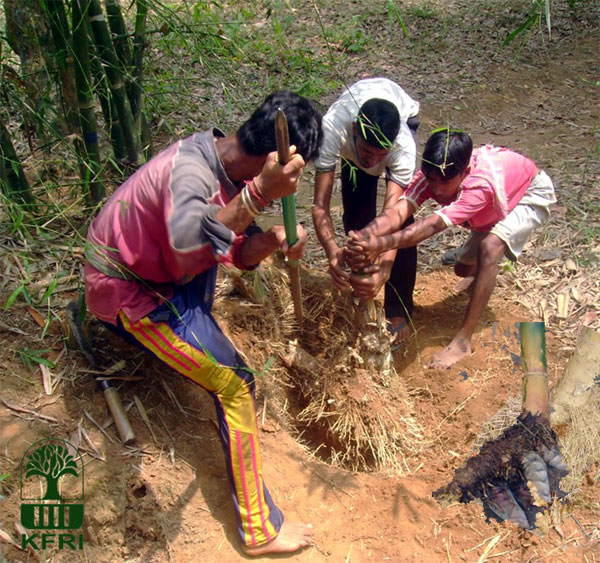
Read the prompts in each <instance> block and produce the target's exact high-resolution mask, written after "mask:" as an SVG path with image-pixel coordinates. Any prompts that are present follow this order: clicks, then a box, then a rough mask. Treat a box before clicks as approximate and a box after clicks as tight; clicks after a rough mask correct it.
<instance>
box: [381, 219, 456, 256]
mask: <svg viewBox="0 0 600 563" xmlns="http://www.w3.org/2000/svg"><path fill="white" fill-rule="evenodd" d="M445 228H446V225H445V224H444V221H443V220H442V219H441V217H439V216H438V215H429V216H428V217H425V219H421V220H419V221H416V222H415V223H413V224H412V225H409V226H408V227H405V228H404V229H401V230H397V231H396V232H394V233H391V234H388V235H386V236H382V237H381V238H380V243H379V244H380V250H381V251H382V252H385V251H388V250H391V249H397V248H410V247H411V246H416V245H417V244H419V243H420V242H422V241H424V240H425V239H427V238H429V237H431V236H433V235H435V234H436V233H439V232H440V231H441V230H443V229H445Z"/></svg>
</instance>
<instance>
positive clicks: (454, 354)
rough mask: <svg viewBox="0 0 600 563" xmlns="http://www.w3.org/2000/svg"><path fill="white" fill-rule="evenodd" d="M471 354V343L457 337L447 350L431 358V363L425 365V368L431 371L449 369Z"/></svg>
mask: <svg viewBox="0 0 600 563" xmlns="http://www.w3.org/2000/svg"><path fill="white" fill-rule="evenodd" d="M471 354H472V350H471V342H469V341H468V340H466V339H465V338H464V337H462V336H460V337H459V336H456V337H455V338H454V339H453V340H452V342H450V345H449V346H448V347H447V348H444V350H442V351H441V352H438V353H437V354H434V355H433V356H431V358H430V359H429V361H427V362H426V363H425V367H426V368H429V369H448V368H449V367H450V366H453V365H454V364H455V363H456V362H458V361H460V360H462V359H463V358H464V357H465V356H469V355H471Z"/></svg>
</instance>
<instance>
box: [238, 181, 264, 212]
mask: <svg viewBox="0 0 600 563" xmlns="http://www.w3.org/2000/svg"><path fill="white" fill-rule="evenodd" d="M241 199H242V203H243V204H244V207H245V208H246V211H248V213H249V214H250V215H251V216H252V218H253V219H254V217H256V216H257V215H258V214H259V213H260V210H258V209H257V207H256V206H255V205H254V202H253V201H252V197H251V196H250V192H249V191H248V186H244V188H243V189H242V191H241Z"/></svg>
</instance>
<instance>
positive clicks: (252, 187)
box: [246, 180, 271, 207]
mask: <svg viewBox="0 0 600 563" xmlns="http://www.w3.org/2000/svg"><path fill="white" fill-rule="evenodd" d="M246 187H247V188H248V191H249V192H250V195H251V196H252V197H253V198H254V199H256V200H258V203H260V204H261V205H262V206H263V207H267V206H268V205H271V202H270V201H267V200H266V199H265V198H264V197H263V195H262V194H261V193H260V192H259V191H258V188H257V187H256V186H255V185H254V180H250V181H249V182H246Z"/></svg>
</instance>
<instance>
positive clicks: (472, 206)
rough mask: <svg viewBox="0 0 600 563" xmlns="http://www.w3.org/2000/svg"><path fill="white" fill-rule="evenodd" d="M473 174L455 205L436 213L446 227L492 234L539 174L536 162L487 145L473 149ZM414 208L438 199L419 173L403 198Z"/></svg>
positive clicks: (463, 186) (461, 186) (462, 184)
mask: <svg viewBox="0 0 600 563" xmlns="http://www.w3.org/2000/svg"><path fill="white" fill-rule="evenodd" d="M470 166H471V171H470V173H469V175H468V176H467V177H466V178H465V179H464V180H463V181H462V183H461V185H460V187H459V188H458V192H457V194H456V197H455V199H454V201H452V203H450V204H448V205H446V206H445V207H443V208H442V209H440V210H438V211H436V213H437V214H438V215H439V216H440V217H441V218H442V219H443V220H444V223H446V226H448V227H451V226H454V225H462V226H464V227H466V228H468V229H474V230H478V231H489V230H490V229H491V228H492V227H493V226H494V225H495V224H496V223H497V222H498V221H501V220H502V219H504V217H506V216H507V215H508V214H509V213H510V212H511V211H512V210H513V209H514V208H515V207H516V205H517V203H519V201H520V200H521V198H522V197H523V194H524V193H525V192H526V191H527V188H528V187H529V184H531V180H533V178H534V176H535V175H536V174H537V167H536V165H535V163H534V162H533V161H532V160H530V159H528V158H527V157H525V156H523V155H521V154H519V153H516V152H514V151H511V150H508V149H505V148H498V147H493V146H491V145H485V146H483V147H480V148H478V149H474V150H473V154H472V156H471V162H470ZM402 197H403V198H405V199H407V200H408V201H410V202H411V203H412V204H413V205H414V206H415V207H419V206H421V205H422V204H423V202H425V201H426V200H427V199H433V200H435V196H434V195H433V192H432V191H431V188H430V187H429V183H428V182H427V178H426V177H425V175H424V174H423V172H421V171H420V170H419V171H418V172H417V173H416V174H415V176H414V178H413V179H412V181H411V183H410V184H409V186H408V188H407V189H406V191H405V192H404V194H403V195H402Z"/></svg>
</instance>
